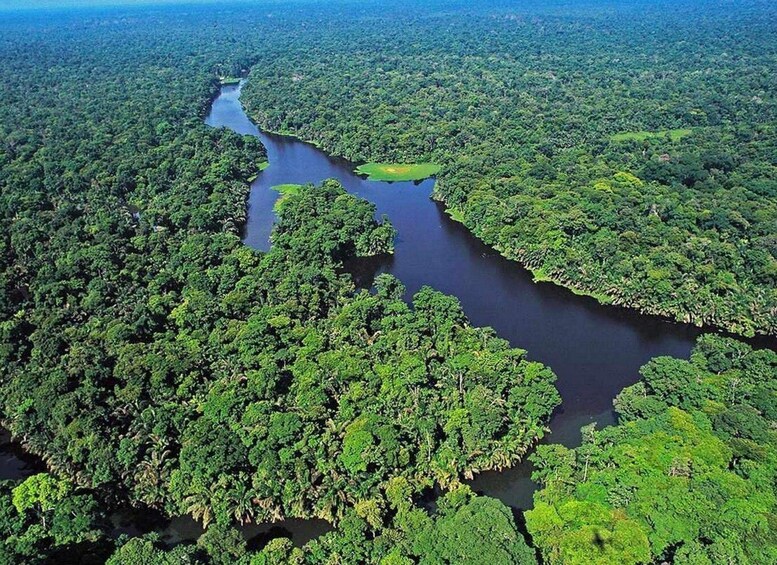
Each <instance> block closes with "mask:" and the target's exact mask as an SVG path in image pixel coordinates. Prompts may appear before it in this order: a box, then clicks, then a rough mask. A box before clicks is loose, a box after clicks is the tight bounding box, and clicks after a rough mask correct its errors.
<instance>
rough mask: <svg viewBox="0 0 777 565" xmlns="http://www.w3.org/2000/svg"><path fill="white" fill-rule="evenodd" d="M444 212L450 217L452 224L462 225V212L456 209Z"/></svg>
mask: <svg viewBox="0 0 777 565" xmlns="http://www.w3.org/2000/svg"><path fill="white" fill-rule="evenodd" d="M445 212H446V213H447V214H448V215H449V216H450V218H451V220H453V221H454V222H459V223H461V224H463V223H464V211H463V210H459V209H458V208H448V209H447V210H445Z"/></svg>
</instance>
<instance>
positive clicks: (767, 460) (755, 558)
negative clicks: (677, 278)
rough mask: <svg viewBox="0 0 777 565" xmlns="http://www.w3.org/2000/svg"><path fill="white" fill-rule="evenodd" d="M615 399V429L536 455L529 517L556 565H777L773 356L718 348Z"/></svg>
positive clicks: (725, 344)
mask: <svg viewBox="0 0 777 565" xmlns="http://www.w3.org/2000/svg"><path fill="white" fill-rule="evenodd" d="M642 375H643V379H642V381H640V382H639V383H637V384H635V385H633V386H631V387H629V388H627V389H625V390H624V391H623V392H622V393H621V394H620V395H619V396H618V398H617V399H616V401H615V407H616V410H617V411H618V413H619V415H620V424H619V425H618V426H614V427H610V428H606V429H604V430H602V431H594V430H590V429H584V430H583V432H584V433H583V445H582V446H581V447H579V448H577V449H575V450H569V449H566V448H562V447H560V446H540V447H539V448H538V451H537V454H536V455H534V456H532V457H533V459H534V461H535V465H536V468H537V471H536V472H535V474H534V476H533V478H534V479H535V480H538V481H540V482H541V483H542V485H543V487H544V488H543V490H541V491H539V492H538V493H537V494H536V495H535V500H534V502H535V505H534V509H533V510H530V511H528V512H527V513H526V519H527V525H528V529H529V532H530V533H531V534H532V537H533V540H534V542H535V543H536V544H537V546H538V547H539V548H540V550H541V551H542V553H543V556H544V557H545V560H546V561H547V562H548V563H551V564H552V563H564V564H575V563H586V564H588V563H652V562H660V561H664V560H674V562H676V563H699V564H702V563H709V564H712V563H741V564H747V563H752V564H754V565H755V564H760V563H773V562H775V560H777V537H775V529H774V524H775V521H774V520H775V515H776V514H777V491H776V490H775V483H774V477H775V476H777V456H776V455H775V453H777V452H776V451H775V449H776V448H777V434H776V433H775V420H774V406H775V404H777V354H775V353H774V352H773V351H769V350H751V349H750V348H749V347H748V346H747V345H745V344H743V343H741V342H737V341H734V340H732V339H725V338H719V337H713V336H705V337H702V338H700V340H699V343H698V345H697V347H696V348H695V350H694V353H693V355H692V358H691V361H690V362H688V361H682V360H678V359H670V358H657V359H654V360H652V361H651V362H650V363H648V364H647V365H645V367H643V370H642Z"/></svg>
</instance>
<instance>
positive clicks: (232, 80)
mask: <svg viewBox="0 0 777 565" xmlns="http://www.w3.org/2000/svg"><path fill="white" fill-rule="evenodd" d="M240 80H241V79H239V78H236V77H221V78H220V79H219V82H220V83H221V85H222V86H232V85H235V84H240Z"/></svg>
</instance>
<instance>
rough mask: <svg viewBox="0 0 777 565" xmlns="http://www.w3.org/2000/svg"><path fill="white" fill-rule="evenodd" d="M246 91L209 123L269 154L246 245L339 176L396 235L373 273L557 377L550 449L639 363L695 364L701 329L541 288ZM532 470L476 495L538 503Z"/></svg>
mask: <svg viewBox="0 0 777 565" xmlns="http://www.w3.org/2000/svg"><path fill="white" fill-rule="evenodd" d="M240 89H241V86H225V87H223V88H222V90H221V93H220V95H219V96H218V97H217V98H216V99H215V100H214V102H213V105H212V108H211V111H210V114H209V115H208V117H207V118H206V123H207V124H208V125H211V126H213V127H226V128H229V129H231V130H233V131H235V132H237V133H240V134H244V135H253V136H256V137H258V138H259V139H260V140H261V141H262V143H263V144H264V146H265V147H266V148H267V154H268V157H269V161H270V166H269V167H268V168H267V169H266V170H264V171H263V172H261V173H260V174H259V176H258V177H257V178H256V180H255V181H254V182H253V184H252V186H251V194H250V197H249V202H248V222H247V225H246V229H245V243H246V244H247V245H250V246H251V247H253V248H255V249H259V250H266V249H267V248H268V247H269V244H270V243H269V235H270V230H271V229H272V224H273V221H274V214H273V204H274V202H275V200H276V198H277V197H278V194H277V193H276V192H275V191H273V190H271V187H273V186H277V185H279V184H283V183H296V184H305V183H311V182H312V183H318V182H320V181H322V180H324V179H327V178H335V179H337V180H339V181H340V182H341V183H342V184H343V186H344V187H345V189H346V190H347V191H348V192H350V193H351V194H353V195H355V196H358V197H360V198H364V199H365V200H368V201H370V202H372V203H373V204H375V206H376V207H377V213H378V215H382V214H386V215H387V216H388V217H389V219H390V220H391V222H392V223H393V224H394V227H395V228H396V229H397V231H398V237H397V241H396V251H395V253H394V255H393V256H392V257H389V258H387V259H385V260H383V261H382V262H380V263H379V264H376V265H373V267H374V269H373V270H372V272H371V273H367V274H364V273H359V274H361V275H362V278H366V279H367V280H369V279H370V278H371V277H370V275H374V274H377V273H380V272H387V273H391V274H392V275H394V276H396V277H397V278H398V279H400V280H401V281H402V282H403V283H404V284H405V286H406V287H407V290H408V294H409V295H410V294H412V293H414V292H416V291H417V290H418V289H419V288H420V287H421V286H423V285H430V286H432V287H434V288H436V289H438V290H441V291H443V292H445V293H448V294H452V295H454V296H456V297H458V299H459V300H460V301H461V304H462V306H463V307H464V311H465V312H466V314H467V316H468V317H469V319H470V320H471V322H472V323H473V324H476V325H481V326H491V327H493V328H494V329H495V330H496V331H497V333H498V334H499V335H500V336H501V337H503V338H505V339H507V340H508V341H509V342H510V343H511V344H512V345H513V346H514V347H520V348H523V349H526V350H528V355H529V357H530V358H532V359H535V360H538V361H541V362H543V363H545V364H547V365H549V366H550V367H551V368H552V369H553V370H554V371H555V373H556V374H557V375H558V382H557V383H556V386H557V387H558V389H559V392H560V393H561V397H562V405H561V407H560V409H559V410H558V411H557V413H556V414H555V415H554V417H553V419H552V421H551V422H550V428H551V430H552V433H551V434H550V435H549V436H548V437H547V438H546V439H545V441H552V442H556V443H563V444H565V445H567V446H574V445H578V444H579V442H580V433H579V430H580V427H581V426H583V425H585V424H588V423H590V422H597V423H598V424H599V425H600V426H603V425H607V424H610V423H612V422H613V414H612V399H613V397H614V396H615V395H616V394H617V393H618V392H619V391H620V390H621V389H622V388H623V387H624V386H627V385H629V384H632V383H634V382H635V381H636V380H637V379H638V377H639V374H638V370H639V367H640V366H641V365H643V364H644V363H645V362H647V361H648V360H649V359H650V358H651V357H655V356H657V355H671V356H676V357H687V356H688V354H689V353H690V350H691V347H692V346H693V343H694V340H695V338H696V336H697V335H698V334H699V333H700V330H699V329H697V328H694V327H692V326H687V325H681V324H674V323H671V322H668V321H665V320H662V319H659V318H654V317H650V316H644V315H640V314H637V313H635V312H631V311H628V310H624V309H619V308H613V307H605V306H601V305H599V304H598V303H597V302H596V301H594V300H593V299H591V298H587V297H581V296H576V295H575V294H573V293H572V292H570V291H568V290H566V289H563V288H560V287H557V286H555V285H552V284H536V283H534V282H533V281H532V276H531V274H530V273H529V272H528V271H527V270H526V269H524V268H522V267H521V266H520V265H519V264H517V263H515V262H513V261H509V260H507V259H505V258H503V257H501V256H500V255H499V254H498V253H497V252H496V251H494V250H492V249H490V248H489V247H487V246H486V245H484V244H483V243H482V242H480V241H479V240H478V239H476V238H475V237H474V236H473V235H471V234H470V233H469V232H468V231H467V230H466V228H464V226H462V225H461V224H459V223H457V222H455V221H453V220H451V219H450V218H449V217H448V216H447V215H446V214H445V213H444V212H443V209H442V207H441V205H440V204H439V203H437V202H435V201H433V200H432V199H431V198H430V195H431V193H432V189H433V188H434V181H433V180H431V179H429V180H426V181H423V182H420V183H412V182H394V183H388V182H375V181H368V180H365V179H364V178H363V177H360V176H359V175H356V174H355V173H354V172H353V170H354V168H355V165H354V164H352V163H349V162H347V161H344V160H342V159H337V158H332V157H329V156H327V155H326V154H325V153H323V152H322V151H320V150H319V149H317V148H316V147H314V146H312V145H310V144H307V143H304V142H301V141H299V140H297V139H294V138H290V137H284V136H278V135H273V134H268V133H265V132H262V131H261V130H259V129H258V128H257V127H256V125H254V124H253V123H252V122H251V120H250V119H249V118H248V116H247V115H246V113H245V111H244V110H243V107H242V105H241V103H240ZM530 475H531V469H530V465H529V464H527V463H524V464H522V465H519V466H518V467H516V468H514V469H510V470H508V471H504V472H501V473H498V472H488V473H484V474H482V475H480V476H478V477H477V478H476V479H475V480H474V481H472V483H471V484H472V486H473V488H474V489H475V490H476V491H478V492H481V493H483V494H486V495H489V496H493V497H496V498H499V499H501V500H502V501H503V502H504V503H506V504H507V505H509V506H512V507H513V508H517V509H524V508H527V507H529V506H530V505H531V497H532V493H533V491H534V489H535V485H534V484H533V483H532V482H531V480H530Z"/></svg>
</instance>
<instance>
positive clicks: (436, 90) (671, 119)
mask: <svg viewBox="0 0 777 565" xmlns="http://www.w3.org/2000/svg"><path fill="white" fill-rule="evenodd" d="M565 7H566V8H567V9H566V10H563V9H560V7H559V4H557V3H553V2H551V3H549V4H548V5H547V6H544V7H540V8H538V7H537V5H536V4H533V3H529V4H525V5H524V4H521V5H520V6H515V7H513V6H511V7H510V8H509V9H508V8H506V7H502V9H500V10H498V11H490V10H481V11H478V10H477V9H476V8H474V7H473V8H472V9H470V10H467V11H466V12H464V13H454V14H451V13H445V14H438V15H435V14H434V13H418V12H417V11H411V12H408V13H406V14H403V15H401V16H393V17H392V18H391V24H390V25H372V23H371V22H365V21H363V20H360V19H355V20H346V21H344V22H340V23H339V25H337V26H336V27H327V26H322V27H321V28H316V29H306V30H305V32H304V37H301V36H300V35H298V34H295V33H293V32H292V33H289V34H288V35H287V36H286V37H284V38H283V39H282V42H283V43H282V45H283V46H284V49H283V50H282V53H281V54H280V56H277V57H275V56H274V57H273V58H272V59H268V60H263V62H262V64H259V65H257V66H256V67H254V69H253V71H252V73H251V80H250V81H249V83H248V85H247V87H246V91H245V95H244V100H245V102H246V104H247V105H248V106H249V108H250V110H251V114H252V117H254V118H255V119H256V120H257V122H258V123H259V124H260V125H262V126H264V127H265V128H268V129H270V130H275V131H280V132H284V133H292V134H295V135H297V136H300V137H301V138H303V139H307V140H312V141H315V142H316V143H318V144H320V145H321V146H322V147H324V148H325V149H327V150H329V151H331V152H334V153H336V154H338V155H342V156H345V157H347V158H348V159H351V160H355V161H361V162H364V161H378V162H383V161H387V162H392V161H393V162H400V163H413V162H435V163H437V164H439V165H442V171H441V173H440V175H439V180H438V183H437V185H436V193H437V197H438V198H439V199H441V200H442V201H443V202H444V203H445V205H446V207H447V208H448V210H449V211H450V213H451V214H452V215H453V217H454V218H456V219H459V220H460V221H462V222H463V223H464V224H465V225H466V226H467V227H468V228H469V229H471V230H472V231H473V232H474V233H475V234H476V235H477V236H478V237H480V238H481V239H483V241H485V242H486V243H488V244H490V245H492V246H494V247H495V248H496V249H498V250H499V251H500V252H501V253H503V254H504V255H505V256H507V257H508V258H512V259H516V260H519V261H521V262H522V263H523V264H525V265H526V266H528V267H530V268H531V269H532V270H533V271H534V273H535V275H536V277H537V278H538V279H540V280H552V281H556V282H558V283H560V284H563V285H566V286H569V287H571V288H573V289H575V290H577V291H579V292H584V293H587V294H590V295H592V296H595V297H596V298H598V299H599V300H600V301H601V302H604V303H614V304H619V305H624V306H630V307H634V308H637V309H639V310H641V311H643V312H650V313H654V314H662V315H666V316H670V317H672V318H675V319H677V320H681V321H685V322H693V323H695V324H705V325H714V326H718V327H722V328H725V329H728V330H731V331H733V332H737V333H741V334H745V335H752V334H753V333H755V332H760V333H767V334H775V333H777V291H776V290H775V289H776V288H777V247H775V225H777V165H776V164H775V155H777V131H775V123H777V101H776V100H775V92H777V78H776V75H775V73H774V66H775V59H776V58H777V28H775V25H774V21H775V20H777V11H776V10H775V8H774V5H773V4H767V3H765V2H738V3H735V4H731V3H714V2H671V3H665V2H647V3H644V2H641V3H628V2H622V3H580V4H578V3H570V4H569V5H565Z"/></svg>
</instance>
